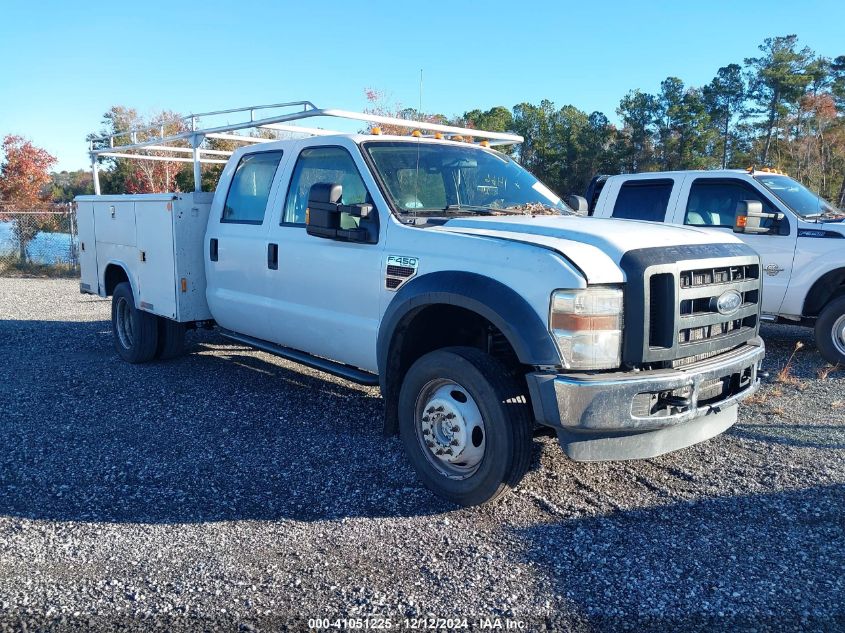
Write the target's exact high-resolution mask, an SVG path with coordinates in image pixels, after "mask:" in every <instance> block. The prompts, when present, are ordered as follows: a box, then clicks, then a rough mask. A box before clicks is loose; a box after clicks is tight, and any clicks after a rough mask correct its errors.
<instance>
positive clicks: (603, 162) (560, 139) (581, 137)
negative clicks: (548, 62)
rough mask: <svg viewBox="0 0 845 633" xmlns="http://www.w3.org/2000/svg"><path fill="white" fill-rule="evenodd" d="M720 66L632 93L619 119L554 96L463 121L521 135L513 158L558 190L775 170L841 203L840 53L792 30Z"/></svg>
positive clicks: (844, 128) (843, 119)
mask: <svg viewBox="0 0 845 633" xmlns="http://www.w3.org/2000/svg"><path fill="white" fill-rule="evenodd" d="M759 51H760V54H759V55H758V56H756V57H749V58H746V59H745V60H744V61H743V63H742V64H729V65H727V66H724V67H722V68H719V69H718V70H717V71H716V73H715V76H714V77H713V79H712V80H711V81H710V82H709V83H708V84H706V85H704V86H688V85H686V84H685V83H684V82H683V80H682V79H680V78H678V77H667V78H666V79H665V80H663V81H662V82H661V84H660V90H659V91H657V93H656V94H651V93H648V92H643V91H642V90H631V91H630V92H628V93H627V94H626V95H625V96H624V97H622V99H621V101H620V102H619V105H618V107H617V109H616V114H617V115H618V117H619V121H620V124H619V125H616V124H613V123H611V121H610V120H609V119H608V117H607V116H606V115H605V114H604V113H602V112H593V113H590V114H588V113H586V112H584V111H583V110H580V109H578V108H577V107H576V106H573V105H566V106H563V107H562V108H557V107H556V106H555V105H554V104H553V103H552V102H551V101H545V100H544V101H541V102H540V104H539V105H535V104H531V103H520V104H518V105H516V106H514V107H513V108H512V109H510V110H508V109H507V108H504V107H496V108H492V109H490V110H487V111H481V110H472V111H470V112H467V113H465V114H464V116H463V117H462V119H463V122H464V123H466V124H469V125H472V126H475V127H478V128H483V129H490V130H494V131H504V130H511V131H513V132H516V133H518V134H521V135H522V136H523V137H525V142H524V143H522V144H521V145H520V146H518V147H517V148H515V150H514V155H515V156H516V157H517V158H518V159H519V160H520V162H521V163H522V164H523V166H525V167H526V168H527V169H528V170H529V171H531V172H533V173H534V174H535V175H536V176H538V177H539V178H540V179H541V180H543V181H544V182H545V183H546V184H548V185H549V186H550V187H552V188H553V189H555V190H556V191H558V192H559V193H570V192H571V193H582V194H583V192H584V190H585V189H586V186H587V184H588V183H589V181H590V179H591V178H592V177H593V176H594V175H596V174H600V173H604V174H617V173H631V172H642V171H664V170H676V169H714V168H720V167H727V168H747V167H749V166H756V167H773V168H776V169H780V170H783V171H786V172H787V173H789V174H790V175H791V176H792V177H793V178H795V179H797V180H799V181H801V182H803V183H804V184H806V185H807V186H809V187H810V188H811V189H813V190H814V191H817V192H819V193H820V194H821V195H822V197H825V198H827V199H829V200H831V201H833V202H834V204H836V205H837V206H839V207H843V206H845V55H843V56H839V57H836V58H835V59H828V58H826V57H823V56H819V55H817V54H816V53H814V52H813V51H812V50H811V49H810V48H808V47H806V46H804V47H801V46H800V45H799V42H798V38H797V36H795V35H786V36H782V37H773V38H768V39H766V40H765V41H764V42H763V43H762V44H761V45H760V46H759Z"/></svg>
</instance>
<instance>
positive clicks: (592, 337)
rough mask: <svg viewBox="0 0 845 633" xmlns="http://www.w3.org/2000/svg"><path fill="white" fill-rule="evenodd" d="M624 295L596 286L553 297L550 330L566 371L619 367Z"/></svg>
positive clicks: (564, 291) (556, 293)
mask: <svg viewBox="0 0 845 633" xmlns="http://www.w3.org/2000/svg"><path fill="white" fill-rule="evenodd" d="M623 309H624V306H623V293H622V290H621V289H620V288H613V287H608V286H595V287H592V288H581V289H578V290H558V291H557V292H555V293H554V294H553V295H552V301H551V308H550V312H549V331H550V332H551V333H552V335H553V336H554V338H555V342H556V343H557V347H558V351H559V352H560V356H561V359H562V360H563V365H564V367H566V368H567V369H615V368H616V367H619V365H621V364H622V326H623Z"/></svg>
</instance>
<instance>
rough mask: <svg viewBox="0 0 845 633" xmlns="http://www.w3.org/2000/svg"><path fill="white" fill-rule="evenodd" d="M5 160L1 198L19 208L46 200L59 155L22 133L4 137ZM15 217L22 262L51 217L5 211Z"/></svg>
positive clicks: (9, 217)
mask: <svg viewBox="0 0 845 633" xmlns="http://www.w3.org/2000/svg"><path fill="white" fill-rule="evenodd" d="M2 150H3V163H2V164H0V200H3V201H5V202H6V203H8V204H9V205H10V206H11V207H12V208H14V209H15V210H17V211H32V210H33V209H34V208H35V207H37V206H38V205H39V204H40V203H43V202H44V193H43V192H44V190H45V188H47V186H48V185H49V184H50V168H51V167H52V166H53V165H54V164H55V163H56V158H55V157H54V156H53V155H51V154H50V153H49V152H47V150H44V149H42V148H40V147H36V146H35V145H33V144H32V142H31V141H29V140H28V139H25V138H23V137H22V136H15V135H12V134H9V135H7V136H6V137H5V138H4V139H3V144H2ZM0 220H6V221H9V220H11V222H12V234H13V235H14V237H15V241H16V242H17V243H18V249H19V252H20V259H21V262H26V261H27V253H26V247H27V245H28V244H29V243H30V242H31V241H32V239H33V238H34V237H35V236H36V235H37V234H38V232H39V231H41V230H44V229H47V228H50V227H49V224H50V222H49V219H45V218H41V217H39V216H37V215H27V216H22V215H19V214H9V213H7V214H5V216H4V214H2V213H0Z"/></svg>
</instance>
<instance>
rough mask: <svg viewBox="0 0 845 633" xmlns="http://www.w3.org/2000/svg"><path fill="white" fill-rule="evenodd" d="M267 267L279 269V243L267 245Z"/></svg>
mask: <svg viewBox="0 0 845 633" xmlns="http://www.w3.org/2000/svg"><path fill="white" fill-rule="evenodd" d="M267 268H269V269H270V270H279V245H278V244H268V245H267Z"/></svg>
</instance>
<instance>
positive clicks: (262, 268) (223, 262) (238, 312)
mask: <svg viewBox="0 0 845 633" xmlns="http://www.w3.org/2000/svg"><path fill="white" fill-rule="evenodd" d="M282 156H283V153H282V150H267V151H259V152H255V151H252V152H249V153H244V154H243V155H241V158H240V160H239V161H238V162H237V165H236V167H235V168H234V173H232V174H231V175H230V176H229V174H226V173H225V172H224V174H223V177H222V178H221V184H222V183H224V182H227V181H228V183H229V185H228V191H227V193H226V196H225V198H223V201H222V203H220V202H218V201H217V198H215V204H214V205H213V206H212V209H211V212H210V213H211V215H210V217H209V222H208V230H207V232H206V240H205V245H204V248H205V261H206V278H207V280H208V285H207V290H206V298H207V300H208V306H209V308H210V310H211V313H212V314H213V315H214V319H215V321H217V323H218V324H219V325H220V326H221V327H223V328H225V329H228V330H233V331H235V332H240V333H242V334H248V335H249V336H253V337H256V338H262V339H268V338H269V336H270V334H271V332H272V327H271V319H270V318H268V317H269V308H270V301H269V295H270V286H269V284H270V282H271V279H270V278H269V276H268V274H267V273H268V261H267V232H268V230H269V227H270V220H269V215H270V214H269V212H268V209H269V208H270V206H271V205H270V200H271V199H272V197H273V194H274V193H275V190H276V189H277V188H278V178H276V175H277V172H278V171H279V166H280V164H281V162H282ZM228 169H229V167H227V170H228ZM227 176H228V178H227ZM218 197H219V196H218Z"/></svg>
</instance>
